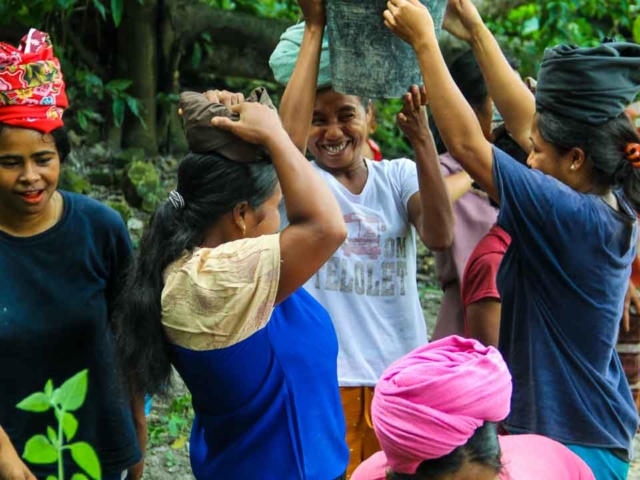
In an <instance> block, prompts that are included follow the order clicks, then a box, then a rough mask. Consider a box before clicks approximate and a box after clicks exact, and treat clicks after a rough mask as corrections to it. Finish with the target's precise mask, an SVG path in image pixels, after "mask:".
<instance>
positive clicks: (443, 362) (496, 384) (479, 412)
mask: <svg viewBox="0 0 640 480" xmlns="http://www.w3.org/2000/svg"><path fill="white" fill-rule="evenodd" d="M511 389H512V385H511V375H510V374H509V370H508V369H507V365H506V364H505V363H504V360H503V359H502V356H501V355H500V353H499V352H498V351H497V350H496V349H495V348H493V347H485V346H483V345H482V344H481V343H479V342H477V341H476V340H473V339H465V338H461V337H457V336H451V337H447V338H443V339H442V340H438V341H436V342H433V343H430V344H428V345H425V346H424V347H420V348H418V349H416V350H414V351H413V352H411V353H409V354H408V355H406V356H405V357H403V358H401V359H400V360H398V361H396V362H394V363H393V364H392V365H391V366H390V367H389V368H387V370H386V371H385V372H384V373H383V374H382V377H381V379H380V381H379V382H378V385H377V386H376V390H375V395H374V397H373V403H372V406H371V409H372V416H373V417H372V418H373V427H374V429H375V432H376V435H377V436H378V440H379V441H380V445H381V446H382V450H384V453H385V454H386V456H387V459H388V464H389V467H391V469H392V470H393V471H394V472H396V473H404V474H414V473H415V472H416V469H417V468H418V466H419V465H420V464H421V463H422V462H423V461H424V460H430V459H434V458H440V457H442V456H444V455H447V454H449V453H451V452H452V451H453V450H455V449H456V448H457V447H460V446H462V445H464V444H465V443H466V442H467V440H469V438H471V436H472V435H473V434H474V432H475V431H476V430H477V429H478V427H480V426H482V424H483V423H484V422H486V421H491V422H498V421H501V420H503V419H504V418H506V416H507V415H508V414H509V407H510V402H511Z"/></svg>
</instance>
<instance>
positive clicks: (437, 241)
mask: <svg viewBox="0 0 640 480" xmlns="http://www.w3.org/2000/svg"><path fill="white" fill-rule="evenodd" d="M420 239H421V240H422V243H424V245H425V247H427V248H428V249H429V250H431V251H432V252H441V251H443V250H446V249H448V248H450V247H451V245H453V229H450V231H449V232H446V233H442V234H438V235H433V233H432V234H431V235H423V234H420Z"/></svg>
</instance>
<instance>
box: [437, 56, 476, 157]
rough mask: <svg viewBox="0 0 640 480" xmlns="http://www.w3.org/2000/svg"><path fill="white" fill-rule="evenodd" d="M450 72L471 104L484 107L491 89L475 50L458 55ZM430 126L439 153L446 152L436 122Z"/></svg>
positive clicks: (474, 106) (450, 67)
mask: <svg viewBox="0 0 640 480" xmlns="http://www.w3.org/2000/svg"><path fill="white" fill-rule="evenodd" d="M449 72H450V73H451V77H453V81H454V82H456V85H457V86H458V88H459V89H460V91H461V92H462V95H463V96H464V98H465V99H466V100H467V102H468V103H469V105H471V107H472V108H473V109H474V110H480V109H482V108H483V107H484V106H485V105H486V103H487V98H489V89H488V87H487V83H486V82H485V80H484V76H483V75H482V70H481V69H480V65H479V64H478V61H477V60H476V57H475V56H474V54H473V51H471V50H466V51H465V52H463V53H462V54H460V55H459V56H458V57H456V59H455V60H454V61H453V62H452V63H451V65H450V66H449ZM430 127H431V132H432V134H433V139H434V141H435V144H436V149H437V150H438V154H443V153H445V152H446V151H447V147H446V146H445V144H444V142H443V140H442V137H441V136H440V132H439V131H438V128H437V127H436V125H435V122H430Z"/></svg>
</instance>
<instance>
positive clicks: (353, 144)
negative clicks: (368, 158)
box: [307, 90, 367, 170]
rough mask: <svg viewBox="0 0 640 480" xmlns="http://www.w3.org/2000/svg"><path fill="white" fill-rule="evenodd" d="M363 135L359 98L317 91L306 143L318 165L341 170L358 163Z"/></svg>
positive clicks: (364, 127)
mask: <svg viewBox="0 0 640 480" xmlns="http://www.w3.org/2000/svg"><path fill="white" fill-rule="evenodd" d="M366 138H367V114H366V110H365V108H364V106H363V105H362V101H361V100H360V98H359V97H356V96H354V95H342V94H341V93H337V92H334V91H332V90H322V91H319V92H318V94H317V96H316V103H315V106H314V109H313V120H312V122H311V129H310V130H309V140H308V144H307V146H308V148H309V150H311V152H312V153H313V154H314V155H315V157H316V160H317V162H318V164H319V165H320V166H322V167H325V168H327V169H330V170H341V169H345V168H348V167H350V166H352V165H357V164H358V163H359V162H361V161H362V146H363V144H364V142H365V141H366Z"/></svg>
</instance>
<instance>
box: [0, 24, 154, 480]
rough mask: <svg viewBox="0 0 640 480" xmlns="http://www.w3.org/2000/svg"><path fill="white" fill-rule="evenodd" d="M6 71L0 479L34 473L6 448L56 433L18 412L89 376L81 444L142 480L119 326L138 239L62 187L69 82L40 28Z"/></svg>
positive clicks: (139, 419)
mask: <svg viewBox="0 0 640 480" xmlns="http://www.w3.org/2000/svg"><path fill="white" fill-rule="evenodd" d="M0 63H1V64H2V67H0V93H1V94H2V95H0V365H2V368H0V425H2V429H0V443H1V444H2V445H0V450H2V452H0V478H5V475H9V472H11V471H13V472H21V473H22V471H24V469H25V468H26V467H25V466H24V465H23V464H21V462H20V460H19V459H17V458H15V455H12V453H13V451H14V450H13V449H12V448H10V447H7V446H5V445H8V442H11V443H12V444H13V446H14V447H15V450H16V451H17V452H18V453H23V452H25V445H26V444H27V442H28V440H29V439H30V438H32V437H34V436H35V435H42V434H44V433H45V432H46V431H47V427H49V426H52V425H56V418H55V416H54V414H53V411H52V410H51V409H50V410H48V411H47V412H43V413H32V412H26V411H23V410H19V409H17V408H16V405H17V404H18V403H19V402H20V401H21V400H23V399H24V398H26V397H28V396H29V395H31V394H32V393H34V392H37V391H40V390H42V388H43V386H44V385H45V383H46V382H47V380H48V379H52V380H53V383H54V385H55V386H60V385H61V384H62V383H63V382H64V381H65V380H67V379H68V378H70V377H71V376H73V375H75V374H77V373H78V372H80V371H82V370H85V369H87V370H88V393H87V396H86V399H85V401H84V404H83V406H82V408H80V409H79V410H78V411H77V412H73V414H74V415H75V416H76V418H77V420H78V425H79V426H78V429H77V432H76V433H75V435H74V436H73V437H74V438H73V441H74V442H76V441H81V442H87V443H89V444H90V445H92V446H93V448H94V449H95V451H96V453H97V455H98V459H99V461H100V465H101V469H102V478H103V479H104V480H121V479H122V478H123V472H128V478H129V479H130V480H137V479H139V478H140V476H141V474H142V463H141V452H140V448H139V446H138V439H137V438H136V429H135V427H138V431H139V438H140V441H141V443H144V439H145V437H146V424H145V422H144V412H143V410H142V408H141V407H142V402H141V401H140V402H133V403H134V404H135V408H134V410H135V413H136V415H135V417H136V422H135V426H134V418H133V416H132V406H131V404H130V402H129V401H128V400H127V398H126V396H125V395H123V392H122V389H120V388H119V387H120V381H119V378H118V376H117V369H116V368H115V367H114V363H115V350H114V345H113V336H112V332H111V324H110V317H111V313H112V311H113V309H112V306H113V302H114V300H115V297H116V293H117V290H118V287H119V280H120V278H119V277H120V274H121V273H122V271H123V269H124V266H125V265H126V263H127V261H128V259H129V257H130V254H131V242H130V241H129V234H128V232H127V228H126V226H125V225H124V222H123V221H122V218H121V217H120V215H118V214H117V212H115V211H114V210H112V209H110V208H108V207H106V206H104V205H102V204H101V203H99V202H97V201H95V200H93V199H91V198H88V197H86V196H84V195H77V194H74V193H69V192H64V191H60V190H58V180H59V177H60V167H61V165H62V164H63V163H64V161H65V159H66V157H67V155H68V154H69V151H70V144H69V138H68V135H67V132H66V130H65V129H64V127H63V122H62V111H63V109H64V108H66V106H67V98H66V96H65V94H64V91H65V90H64V81H63V79H62V72H61V71H60V63H59V62H58V60H57V59H56V58H55V57H54V55H53V46H52V45H51V41H50V39H49V37H48V35H47V34H46V33H44V32H39V31H36V30H33V29H32V30H31V31H30V32H29V34H28V35H26V36H25V37H24V38H23V40H22V42H21V44H20V46H19V47H18V48H15V47H13V46H11V45H7V44H4V43H0ZM134 400H136V398H134ZM140 400H142V398H141V397H140ZM2 430H4V431H5V432H2ZM67 440H70V439H69V438H67ZM8 454H9V455H8ZM11 457H13V458H11ZM64 463H65V465H66V467H65V473H66V475H67V478H70V477H71V476H72V475H73V476H74V477H75V476H76V475H74V474H75V473H77V471H78V468H77V467H76V465H75V464H74V462H73V461H72V458H71V452H70V451H67V453H65V454H64ZM29 467H30V469H31V471H32V472H33V474H34V475H35V476H37V477H38V478H51V476H53V475H54V474H57V472H58V469H57V465H56V464H55V463H52V464H44V465H40V464H36V465H30V466H29ZM10 478H17V477H10ZM25 478H29V477H28V476H27V474H26V473H25Z"/></svg>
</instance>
